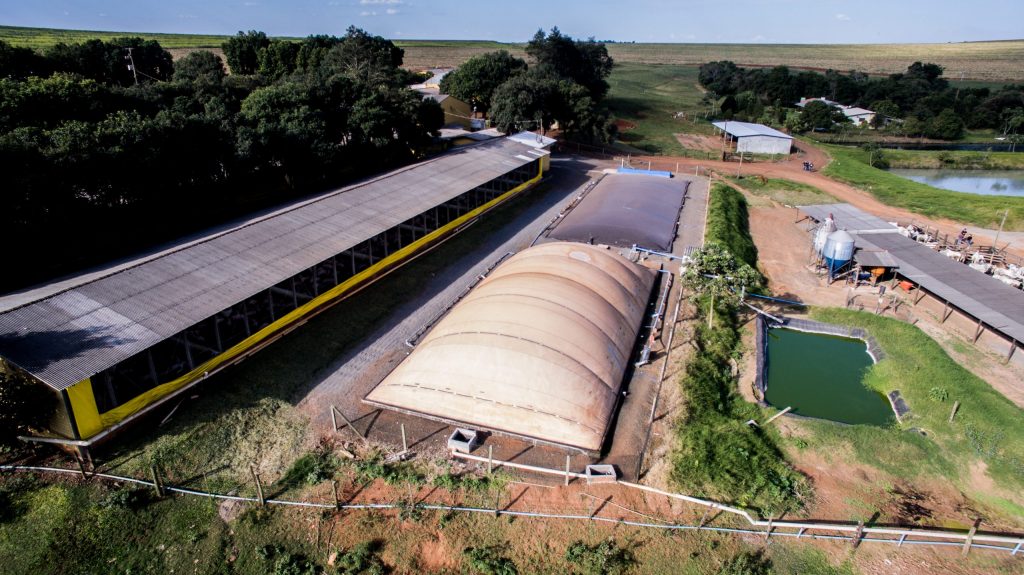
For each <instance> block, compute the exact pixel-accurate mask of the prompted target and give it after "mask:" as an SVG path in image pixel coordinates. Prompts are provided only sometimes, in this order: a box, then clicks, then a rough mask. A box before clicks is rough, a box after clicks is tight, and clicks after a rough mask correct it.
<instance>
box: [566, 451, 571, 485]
mask: <svg viewBox="0 0 1024 575" xmlns="http://www.w3.org/2000/svg"><path fill="white" fill-rule="evenodd" d="M570 457H571V456H569V455H566V456H565V486H566V487H568V486H569V458H570Z"/></svg>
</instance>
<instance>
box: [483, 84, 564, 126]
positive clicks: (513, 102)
mask: <svg viewBox="0 0 1024 575" xmlns="http://www.w3.org/2000/svg"><path fill="white" fill-rule="evenodd" d="M560 100H561V94H560V86H559V81H558V80H557V79H556V78H554V77H552V76H549V75H545V74H543V73H539V72H537V71H536V70H530V71H529V72H527V73H525V74H520V75H518V76H515V77H513V78H512V79H511V80H509V81H508V82H505V83H504V84H502V85H501V86H499V87H498V88H497V89H496V90H495V91H494V96H493V97H492V98H491V114H490V118H491V121H492V122H493V123H494V125H495V126H496V127H497V128H498V129H499V130H501V131H502V132H505V133H512V132H516V131H520V130H529V129H540V130H543V131H547V129H548V128H549V127H550V126H551V124H552V123H553V122H554V121H555V119H556V118H555V110H556V109H558V108H559V107H561V102H560Z"/></svg>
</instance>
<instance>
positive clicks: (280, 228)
mask: <svg viewBox="0 0 1024 575" xmlns="http://www.w3.org/2000/svg"><path fill="white" fill-rule="evenodd" d="M546 155H547V152H546V151H543V150H537V149H536V148H533V147H530V146H526V145H523V144H520V143H517V142H514V141H511V140H508V139H505V138H502V139H497V140H492V141H488V142H484V143H481V144H477V145H474V146H467V147H464V148H459V149H458V150H455V151H452V152H450V153H448V154H445V155H443V156H440V157H437V158H434V159H431V160H427V161H425V162H421V163H418V164H415V165H412V166H408V167H406V168H402V169H399V170H395V171H393V172H390V173H388V174H385V175H382V176H380V177H377V178H373V179H370V180H368V181H364V182H361V183H358V184H355V185H352V186H348V187H345V188H342V189H339V190H335V191H332V192H330V193H326V194H323V195H321V196H318V197H316V198H313V199H311V200H308V201H305V202H300V203H297V204H294V205H291V206H288V207H286V208H283V209H280V210H277V211H275V212H272V213H269V214H267V215H265V216H262V217H258V218H254V219H252V220H249V221H247V222H245V223H243V224H241V225H238V226H235V227H232V228H229V229H227V230H224V231H221V232H219V233H216V234H212V235H210V236H208V237H205V238H201V239H199V240H196V241H192V242H189V243H186V244H182V245H181V246H178V247H177V248H174V249H170V250H165V251H163V252H160V253H158V254H154V255H153V256H150V257H144V258H140V259H139V260H137V261H135V262H132V263H130V264H127V265H121V266H117V267H114V268H111V269H110V270H107V271H104V272H97V273H91V274H88V275H86V276H83V277H82V278H80V280H79V281H63V282H60V283H55V284H53V285H52V286H43V287H41V288H37V289H36V290H33V291H32V292H31V295H26V294H14V295H11V296H9V297H8V296H4V297H2V298H0V310H2V311H0V357H2V358H4V359H5V360H7V362H8V363H10V364H13V365H15V366H17V367H19V368H21V369H22V370H24V371H26V372H27V373H29V374H30V375H32V376H33V377H35V378H36V379H38V380H39V381H41V382H42V383H45V384H46V385H47V386H49V387H50V388H51V389H52V390H53V391H54V392H55V393H56V394H57V395H58V396H59V397H60V399H61V401H60V404H61V406H62V410H63V411H62V412H61V413H62V415H59V416H58V419H60V417H64V418H65V421H64V422H63V423H61V422H59V421H58V422H57V424H56V425H55V426H54V429H55V431H57V432H58V433H61V434H63V435H66V436H69V437H73V438H74V439H76V440H78V439H90V440H92V439H95V438H97V437H98V436H99V435H101V434H104V433H105V432H106V430H109V429H110V428H112V427H114V426H117V425H120V424H121V423H122V422H124V421H125V420H127V419H129V418H131V417H133V416H135V415H136V414H138V413H140V412H142V411H144V410H148V409H150V408H151V407H153V406H154V405H157V404H159V403H160V402H162V401H165V400H167V399H169V398H170V397H172V396H174V395H176V394H178V393H181V392H182V391H183V390H184V389H186V388H188V387H189V386H191V385H192V384H194V383H196V382H197V381H200V380H202V379H204V378H206V377H207V376H209V375H210V374H212V373H214V372H216V371H218V370H219V369H222V368H223V367H226V366H227V365H230V364H232V363H234V362H237V361H239V360H240V359H242V358H244V357H246V356H247V355H249V354H251V353H253V352H255V351H256V350H258V349H260V348H262V347H263V346H265V345H267V343H269V342H270V341H273V340H274V339H275V338H277V337H280V335H281V334H282V333H284V332H285V331H287V330H288V329H290V328H291V327H293V326H295V325H297V324H299V323H301V322H302V321H305V320H306V319H308V317H309V316H310V315H312V314H315V313H317V312H318V311H320V310H322V309H323V308H324V307H325V306H327V305H330V304H331V303H334V302H336V301H338V300H339V299H341V298H343V297H345V296H346V295H348V294H349V293H352V292H353V291H354V290H355V289H357V288H358V287H360V286H362V285H365V284H366V283H369V282H371V281H373V280H374V279H375V278H377V277H379V276H380V275H382V274H383V273H386V272H387V271H389V270H391V269H393V268H395V267H396V266H399V265H401V264H402V263H403V262H405V261H407V260H408V259H410V258H411V257H413V256H415V255H416V254H418V253H421V252H422V251H423V250H425V249H428V248H429V247H430V246H432V245H434V244H435V243H436V242H437V241H439V240H440V239H441V238H443V237H445V236H446V235H448V234H451V233H454V232H456V231H457V230H459V229H461V228H462V227H463V226H465V225H466V224H467V223H468V222H470V221H472V220H473V219H475V218H476V217H478V216H479V215H480V214H482V213H484V212H485V211H487V210H489V209H491V208H493V207H494V206H496V205H499V204H500V203H502V202H504V201H505V200H507V199H508V198H510V197H513V196H515V195H516V194H518V193H520V192H522V191H523V190H525V189H527V188H529V187H530V186H531V185H532V184H534V183H535V182H537V181H538V180H539V179H540V177H541V175H542V171H541V168H542V165H543V162H542V159H543V157H545V156H546Z"/></svg>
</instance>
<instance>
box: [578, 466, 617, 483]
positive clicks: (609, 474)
mask: <svg viewBox="0 0 1024 575" xmlns="http://www.w3.org/2000/svg"><path fill="white" fill-rule="evenodd" d="M586 474H587V484H591V483H615V481H616V479H617V478H618V474H617V473H616V472H615V466H614V465H588V466H587V471H586Z"/></svg>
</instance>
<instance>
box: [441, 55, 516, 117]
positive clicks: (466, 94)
mask: <svg viewBox="0 0 1024 575" xmlns="http://www.w3.org/2000/svg"><path fill="white" fill-rule="evenodd" d="M525 71H526V61H525V60H522V59H520V58H516V57H515V56H512V55H511V54H509V53H508V52H506V51H505V50H501V51H498V52H488V53H486V54H481V55H479V56H473V57H472V58H470V59H469V60H466V62H465V63H464V64H462V65H461V66H459V67H458V69H456V70H454V71H452V72H449V73H448V74H446V75H445V77H444V78H442V79H441V93H442V94H451V95H452V96H455V97H456V98H458V99H460V100H462V101H463V102H467V103H469V104H471V105H473V106H474V107H476V109H477V110H479V111H480V112H483V113H487V111H488V110H489V109H490V107H491V97H492V96H493V95H494V91H495V90H497V89H498V86H500V85H502V84H504V83H505V82H507V81H508V80H509V79H510V78H512V77H514V76H516V75H518V74H521V73H523V72H525Z"/></svg>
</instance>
